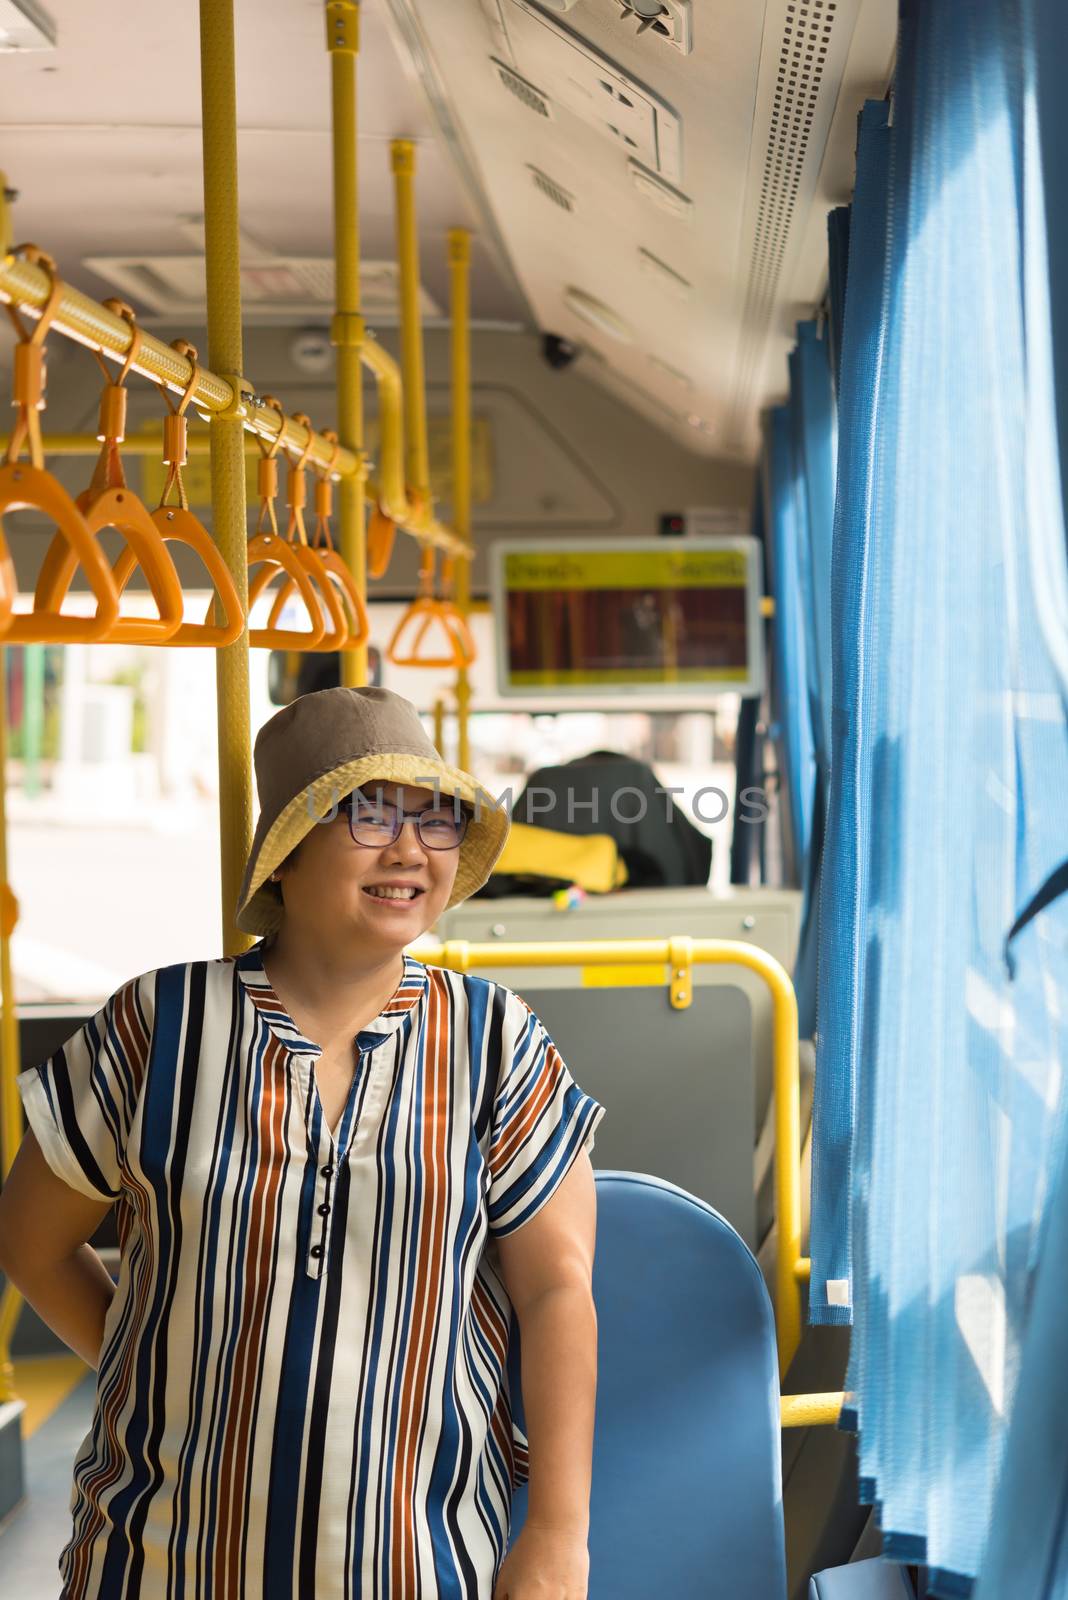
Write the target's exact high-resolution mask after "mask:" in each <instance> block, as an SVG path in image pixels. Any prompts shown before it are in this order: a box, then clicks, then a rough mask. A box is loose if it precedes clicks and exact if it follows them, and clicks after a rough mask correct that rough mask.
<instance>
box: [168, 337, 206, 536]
mask: <svg viewBox="0 0 1068 1600" xmlns="http://www.w3.org/2000/svg"><path fill="white" fill-rule="evenodd" d="M171 349H172V350H177V352H178V354H179V355H180V356H185V358H186V360H187V361H188V362H189V363H190V364H191V366H192V369H193V370H192V373H191V374H190V378H189V382H188V383H187V384H186V386H185V389H184V390H183V392H182V398H181V400H179V402H178V404H177V405H175V404H174V401H173V400H172V399H171V396H170V390H169V389H168V388H167V385H166V384H165V383H161V384H160V385H159V392H160V394H161V395H162V396H163V398H164V400H165V401H166V402H167V415H166V416H165V417H164V419H163V459H164V461H165V462H166V465H167V481H166V483H165V484H164V485H163V493H162V494H161V495H160V497H159V509H160V510H162V509H163V507H164V506H165V505H166V504H167V496H168V495H169V494H170V492H171V490H172V489H174V488H176V489H177V490H178V505H179V507H180V509H181V510H182V511H188V510H189V496H188V495H187V494H186V492H185V484H184V483H183V482H182V468H183V467H184V466H185V464H186V462H187V461H188V459H189V451H188V426H187V422H186V415H185V413H186V410H187V409H188V406H189V402H190V401H191V400H192V398H193V395H194V394H195V393H196V389H197V385H198V384H199V382H200V368H199V367H198V366H197V350H196V346H195V345H192V344H190V343H189V340H188V339H173V340H172V341H171Z"/></svg>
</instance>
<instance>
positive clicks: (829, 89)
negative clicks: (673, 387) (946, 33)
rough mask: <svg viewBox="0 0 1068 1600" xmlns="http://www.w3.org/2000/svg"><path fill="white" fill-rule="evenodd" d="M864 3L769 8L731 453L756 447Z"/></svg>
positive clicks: (805, 1)
mask: <svg viewBox="0 0 1068 1600" xmlns="http://www.w3.org/2000/svg"><path fill="white" fill-rule="evenodd" d="M858 9H859V0H768V8H767V13H766V17H765V23H764V41H763V47H762V52H761V59H760V72H759V77H758V82H757V101H756V107H755V111H754V117H753V144H752V155H751V158H750V169H749V181H748V190H747V195H746V203H745V211H744V215H743V223H742V249H743V252H744V254H743V256H742V260H741V263H740V266H741V271H742V273H743V274H744V281H745V291H744V292H745V301H744V307H743V311H742V318H741V337H740V340H739V345H738V354H737V358H736V362H737V364H736V367H735V372H734V382H733V386H732V393H731V399H730V410H729V416H728V419H727V428H726V439H727V441H729V444H730V446H731V447H732V448H733V447H737V448H748V447H749V445H750V443H751V435H752V418H753V412H754V406H753V399H752V397H753V394H754V390H755V389H756V388H757V386H758V385H759V383H760V381H761V372H762V363H763V359H764V355H765V350H766V342H767V339H768V335H769V331H770V330H771V328H772V326H773V323H774V318H775V316H776V314H777V312H778V310H779V308H780V305H781V301H782V297H783V295H784V293H788V292H789V283H790V270H791V266H792V264H793V261H794V259H795V255H796V251H797V249H798V248H799V240H800V239H801V238H802V237H803V234H804V227H805V225H806V224H807V222H808V219H809V216H810V211H811V206H812V203H813V200H814V198H815V195H816V186H817V182H818V178H819V172H820V167H821V165H822V163H823V158H824V152H825V149H826V144H827V135H828V131H829V129H830V126H831V119H832V117H833V115H834V108H835V104H836V103H837V100H838V94H839V90H840V88H841V85H842V76H843V72H844V70H845V63H846V57H847V55H848V52H849V45H850V41H851V39H852V36H853V27H854V23H855V22H856V18H857V12H858Z"/></svg>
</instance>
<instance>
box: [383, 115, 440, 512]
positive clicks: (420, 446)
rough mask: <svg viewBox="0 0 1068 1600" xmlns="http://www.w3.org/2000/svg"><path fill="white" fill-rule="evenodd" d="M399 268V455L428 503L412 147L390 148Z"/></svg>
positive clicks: (397, 143) (403, 143) (403, 142)
mask: <svg viewBox="0 0 1068 1600" xmlns="http://www.w3.org/2000/svg"><path fill="white" fill-rule="evenodd" d="M390 164H391V166H392V169H393V179H394V191H393V192H394V204H395V209H396V223H397V265H398V268H399V269H400V303H401V370H402V372H403V374H404V457H405V472H406V474H407V478H408V484H409V487H410V488H411V489H414V490H415V493H416V495H417V496H418V497H419V498H420V499H421V500H424V501H426V502H427V503H429V500H430V455H429V451H428V449H427V438H426V379H425V376H424V372H423V320H422V317H421V316H420V313H419V236H418V234H417V232H416V226H415V144H414V142H413V141H412V140H411V139H394V140H393V142H392V144H391V145H390Z"/></svg>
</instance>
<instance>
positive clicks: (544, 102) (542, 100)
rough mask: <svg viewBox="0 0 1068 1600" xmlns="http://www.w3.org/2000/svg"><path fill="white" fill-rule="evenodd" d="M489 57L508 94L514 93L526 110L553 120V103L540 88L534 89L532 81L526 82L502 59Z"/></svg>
mask: <svg viewBox="0 0 1068 1600" xmlns="http://www.w3.org/2000/svg"><path fill="white" fill-rule="evenodd" d="M490 59H491V60H492V62H493V65H494V66H495V67H496V69H497V76H498V78H500V80H501V82H502V83H503V84H504V87H505V88H506V89H507V90H508V92H509V94H514V95H515V97H516V99H517V100H519V101H521V102H522V104H523V105H525V106H526V108H527V110H528V111H535V112H537V114H538V116H539V117H546V118H548V119H549V121H550V122H551V121H552V120H553V103H552V101H551V100H550V99H549V97H548V95H545V94H542V92H541V90H540V89H535V87H534V85H533V84H532V83H528V82H527V80H526V78H521V77H520V76H519V73H518V72H514V71H513V70H512V68H511V67H508V66H506V65H505V64H504V62H503V61H498V60H497V57H496V56H492V57H491V58H490Z"/></svg>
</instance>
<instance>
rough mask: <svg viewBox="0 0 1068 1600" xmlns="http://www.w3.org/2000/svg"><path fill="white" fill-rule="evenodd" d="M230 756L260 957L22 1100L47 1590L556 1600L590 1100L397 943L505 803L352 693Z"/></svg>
mask: <svg viewBox="0 0 1068 1600" xmlns="http://www.w3.org/2000/svg"><path fill="white" fill-rule="evenodd" d="M255 757H256V777H257V785H258V789H259V796H260V818H259V825H258V827H257V830H256V836H255V839H254V842H253V847H252V852H251V855H250V858H249V862H248V867H247V870H246V873H245V880H244V883H243V885H242V889H241V894H240V900H239V908H238V916H237V922H238V925H239V926H240V927H241V928H243V929H245V930H246V931H248V932H250V933H257V934H260V935H262V936H263V937H262V938H261V940H260V942H259V943H258V944H256V945H255V946H254V947H253V948H252V949H250V950H248V951H247V952H246V953H245V954H244V955H241V956H238V957H237V958H236V959H226V960H216V961H194V962H189V963H187V964H184V965H181V966H175V967H167V968H163V969H161V970H159V971H156V972H150V973H146V974H145V975H144V976H142V977H140V978H136V979H134V980H133V981H132V982H130V983H128V984H126V985H125V986H124V987H123V988H122V989H120V990H119V992H118V993H117V994H116V995H114V996H112V998H111V999H110V1000H109V1001H108V1003H107V1005H106V1006H105V1007H104V1008H103V1009H102V1010H101V1011H100V1012H99V1013H98V1015H97V1016H96V1017H94V1018H93V1019H92V1020H91V1021H90V1022H88V1023H87V1024H86V1025H85V1027H84V1028H83V1029H82V1030H81V1031H80V1033H78V1034H77V1035H75V1037H74V1038H73V1039H71V1040H70V1041H68V1043H67V1044H66V1045H65V1046H64V1047H63V1049H61V1050H59V1051H57V1053H56V1054H55V1055H54V1056H53V1057H52V1058H51V1060H50V1061H48V1062H46V1063H44V1064H43V1065H42V1066H40V1067H38V1068H36V1069H32V1070H30V1071H28V1072H24V1073H22V1074H21V1076H20V1078H19V1087H20V1090H21V1092H22V1096H23V1100H24V1103H25V1107H26V1112H27V1117H28V1120H29V1124H30V1131H29V1132H28V1133H27V1135H26V1138H25V1141H24V1143H23V1146H22V1148H21V1150H20V1152H19V1156H18V1159H17V1161H16V1162H15V1165H14V1167H13V1169H12V1172H11V1176H10V1178H9V1180H8V1183H7V1184H6V1185H5V1188H4V1192H3V1196H2V1199H0V1263H2V1265H3V1266H4V1268H5V1270H6V1271H7V1272H8V1273H9V1275H10V1277H11V1278H12V1279H13V1281H14V1282H15V1283H16V1284H17V1285H18V1286H19V1288H20V1289H21V1290H22V1291H23V1293H24V1294H25V1296H26V1298H27V1300H29V1301H30V1303H31V1304H32V1305H33V1306H34V1307H35V1308H36V1309H37V1310H38V1312H39V1313H40V1314H41V1316H42V1317H43V1318H44V1319H45V1321H46V1322H48V1323H49V1324H50V1326H51V1327H53V1328H54V1329H55V1331H56V1332H57V1333H58V1334H59V1336H60V1337H61V1338H62V1339H64V1340H65V1341H66V1342H67V1343H68V1344H69V1345H70V1346H71V1348H72V1349H74V1350H76V1351H77V1352H78V1353H79V1354H80V1355H81V1356H83V1357H84V1359H85V1360H86V1361H88V1362H89V1363H90V1364H91V1365H92V1366H94V1367H98V1378H97V1392H96V1407H95V1413H94V1418H93V1425H92V1428H91V1430H90V1432H89V1434H88V1435H87V1437H86V1439H85V1441H84V1443H83V1445H82V1448H81V1450H80V1451H79V1454H78V1458H77V1461H76V1463H75V1469H74V1493H73V1497H72V1510H73V1513H74V1529H73V1535H72V1537H71V1539H70V1541H69V1542H68V1544H67V1546H66V1547H65V1549H64V1551H63V1554H62V1556H61V1558H60V1570H61V1573H62V1576H63V1580H64V1590H63V1594H64V1597H65V1600H112V1597H117V1596H120V1595H121V1596H123V1597H124V1600H133V1597H138V1596H140V1597H144V1600H165V1597H167V1600H170V1597H171V1596H178V1595H181V1596H183V1600H209V1597H211V1600H252V1597H254V1596H256V1597H259V1596H263V1597H264V1600H293V1597H297V1600H333V1597H338V1600H349V1597H352V1600H356V1597H359V1600H372V1597H375V1600H439V1597H440V1600H491V1597H492V1600H506V1597H507V1600H583V1597H584V1596H585V1595H586V1582H587V1569H588V1561H587V1554H586V1532H587V1512H588V1500H589V1473H590V1454H591V1438H592V1428H593V1403H594V1385H595V1366H596V1354H595V1347H596V1331H595V1320H594V1312H593V1304H592V1298H591V1292H590V1280H591V1265H592V1254H593V1236H594V1188H593V1178H592V1171H591V1168H590V1163H589V1158H588V1155H587V1154H586V1152H587V1151H588V1149H589V1148H590V1147H591V1145H592V1141H593V1132H594V1129H595V1127H596V1125H597V1123H598V1121H599V1120H600V1117H601V1115H602V1111H601V1108H600V1107H599V1106H598V1105H597V1104H596V1103H595V1102H594V1101H592V1100H590V1099H589V1098H588V1097H587V1096H585V1095H583V1094H582V1093H581V1091H580V1090H579V1089H578V1088H577V1087H576V1086H575V1084H574V1083H573V1081H572V1079H571V1077H570V1075H569V1073H568V1071H567V1069H566V1067H565V1066H564V1064H563V1062H562V1061H561V1060H560V1057H559V1055H558V1054H557V1052H556V1050H555V1048H554V1046H553V1044H552V1041H551V1040H550V1039H549V1037H548V1035H547V1034H546V1033H545V1030H544V1029H543V1028H542V1026H541V1024H540V1023H539V1022H538V1020H537V1018H536V1017H535V1016H534V1015H533V1014H532V1013H531V1012H530V1011H529V1009H528V1008H527V1007H526V1006H525V1004H524V1003H523V1001H521V1000H520V999H519V998H518V997H517V996H516V995H514V994H512V993H511V992H510V991H509V990H507V989H505V988H503V987H502V986H501V985H500V984H494V983H489V982H486V981H485V980H483V979H481V978H472V977H464V976H460V975H457V974H453V973H449V972H446V971H444V970H442V969H438V968H427V967H424V966H422V965H421V964H420V963H419V962H417V961H414V960H412V959H411V957H409V956H407V955H406V954H405V953H404V951H405V947H406V946H407V945H409V944H410V943H411V941H412V940H413V939H415V938H416V937H417V935H419V934H420V933H423V932H424V931H425V930H426V929H427V928H429V927H430V926H431V925H432V924H433V923H434V921H435V920H436V918H437V917H438V916H439V915H440V913H441V912H442V911H443V910H444V909H445V908H446V907H447V906H450V905H454V904H456V902H457V901H458V900H461V899H463V898H464V896H465V895H468V894H470V893H472V892H473V890H474V889H476V888H478V887H479V886H480V885H481V884H482V883H483V882H484V881H485V879H486V878H487V876H488V875H489V872H490V870H491V868H492V866H493V863H494V861H495V860H496V858H497V856H498V854H499V853H500V850H501V848H502V846H503V844H504V840H505V836H506V834H507V831H508V821H507V818H506V817H505V816H504V814H503V812H502V811H501V810H499V809H498V808H497V807H496V806H495V805H494V804H493V802H492V800H491V799H490V798H489V797H488V796H487V795H486V794H485V793H484V792H483V791H481V790H480V789H479V787H478V785H477V784H476V783H475V781H474V780H473V779H472V778H470V777H468V776H467V775H466V774H465V773H462V772H458V771H456V770H454V769H452V768H450V767H448V766H446V765H445V764H444V763H443V762H442V761H441V760H440V759H439V757H438V756H437V754H436V752H435V750H434V748H433V746H432V745H431V744H430V742H429V740H428V739H427V738H426V736H425V734H424V733H423V730H422V727H421V724H420V722H419V719H418V716H417V715H416V713H415V711H414V709H413V708H412V707H411V706H410V705H409V704H408V702H407V701H405V700H402V699H400V698H399V697H398V696H397V695H394V694H390V693H388V692H387V691H385V690H381V689H345V688H340V689H327V690H323V691H321V692H319V693H316V694H309V695H304V696H302V697H300V698H299V699H297V700H296V701H294V702H293V704H292V705H290V706H288V707H286V708H285V710H283V711H280V712H279V713H278V714H277V715H276V716H274V717H272V718H271V720H270V721H269V722H268V723H267V724H266V726H265V727H264V728H263V729H262V730H261V732H260V734H259V737H258V738H257V740H256V751H255ZM112 1204H117V1207H118V1212H117V1220H118V1230H119V1239H120V1244H121V1260H120V1272H119V1281H118V1285H117V1287H115V1286H113V1285H112V1283H111V1280H110V1278H109V1277H108V1274H107V1273H106V1271H105V1270H104V1268H103V1266H102V1265H101V1263H100V1260H99V1258H98V1257H97V1256H96V1255H95V1253H94V1252H93V1251H92V1249H91V1248H90V1247H89V1246H88V1245H87V1244H86V1243H85V1241H86V1240H87V1239H89V1238H90V1237H91V1236H92V1234H93V1233H94V1232H95V1230H96V1228H97V1227H98V1226H99V1224H100V1222H101V1221H102V1219H103V1217H104V1216H105V1215H106V1213H107V1211H108V1209H109V1208H110V1206H111V1205H112ZM513 1310H514V1312H515V1314H516V1317H517V1319H518V1323H519V1326H520V1328H521V1332H522V1389H523V1397H524V1401H525V1413H526V1421H527V1427H528V1431H529V1454H530V1474H529V1475H530V1487H529V1512H528V1516H527V1521H526V1524H525V1526H524V1528H523V1531H522V1533H521V1534H520V1536H519V1537H518V1539H517V1540H516V1541H515V1543H514V1545H513V1547H512V1549H511V1550H510V1551H509V1553H508V1555H507V1558H506V1559H505V1560H504V1562H503V1565H502V1564H501V1563H502V1557H503V1555H504V1550H505V1545H506V1543H507V1533H508V1520H509V1509H510V1501H511V1491H512V1488H513V1486H514V1485H515V1484H516V1483H518V1482H521V1481H523V1480H524V1478H525V1476H526V1471H525V1458H526V1451H527V1441H526V1440H525V1439H524V1438H523V1436H522V1434H521V1433H520V1432H519V1430H518V1429H515V1430H513V1424H512V1417H511V1410H510V1397H509V1384H508V1378H507V1364H508V1362H507V1355H508V1345H509V1326H510V1321H511V1316H512V1312H513Z"/></svg>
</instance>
